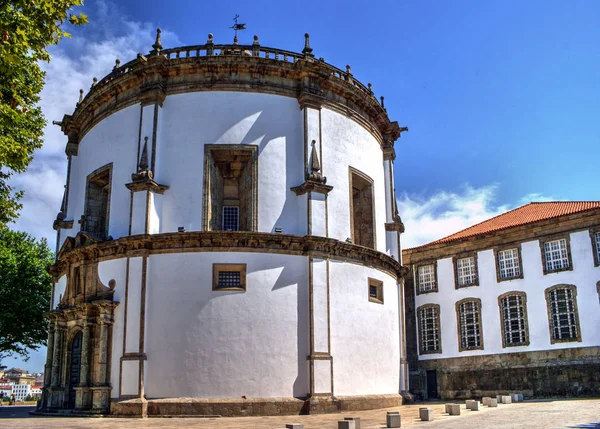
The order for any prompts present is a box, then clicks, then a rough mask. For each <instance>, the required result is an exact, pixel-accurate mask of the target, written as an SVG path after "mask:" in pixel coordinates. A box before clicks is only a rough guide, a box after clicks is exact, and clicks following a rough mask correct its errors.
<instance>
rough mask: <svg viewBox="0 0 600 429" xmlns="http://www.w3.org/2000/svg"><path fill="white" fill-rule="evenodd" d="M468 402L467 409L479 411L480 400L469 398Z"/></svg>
mask: <svg viewBox="0 0 600 429" xmlns="http://www.w3.org/2000/svg"><path fill="white" fill-rule="evenodd" d="M466 404H467V410H471V411H479V401H475V400H472V399H469V400H467V402H466Z"/></svg>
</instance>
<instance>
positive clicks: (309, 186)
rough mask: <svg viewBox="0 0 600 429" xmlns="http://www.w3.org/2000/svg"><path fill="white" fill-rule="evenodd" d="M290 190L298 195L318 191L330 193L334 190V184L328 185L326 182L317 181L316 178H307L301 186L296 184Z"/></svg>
mask: <svg viewBox="0 0 600 429" xmlns="http://www.w3.org/2000/svg"><path fill="white" fill-rule="evenodd" d="M290 190H291V191H292V192H293V193H295V194H296V195H298V196H299V195H304V194H306V193H307V192H318V193H319V194H328V193H329V192H331V190H333V186H329V185H326V184H325V183H321V182H316V181H314V180H307V181H306V182H304V183H303V184H301V185H299V186H294V187H293V188H290Z"/></svg>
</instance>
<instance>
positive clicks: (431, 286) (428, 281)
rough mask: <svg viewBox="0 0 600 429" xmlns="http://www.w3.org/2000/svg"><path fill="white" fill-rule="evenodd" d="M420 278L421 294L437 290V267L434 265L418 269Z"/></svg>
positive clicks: (422, 266)
mask: <svg viewBox="0 0 600 429" xmlns="http://www.w3.org/2000/svg"><path fill="white" fill-rule="evenodd" d="M417 273H418V278H419V293H425V292H432V291H435V290H436V289H437V287H436V282H435V267H434V265H433V264H429V265H421V266H420V267H418V268H417Z"/></svg>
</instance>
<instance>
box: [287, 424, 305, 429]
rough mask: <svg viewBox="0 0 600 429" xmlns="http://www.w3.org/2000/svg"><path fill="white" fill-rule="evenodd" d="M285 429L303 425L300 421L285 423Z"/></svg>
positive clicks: (302, 428)
mask: <svg viewBox="0 0 600 429" xmlns="http://www.w3.org/2000/svg"><path fill="white" fill-rule="evenodd" d="M285 429H304V425H303V424H302V423H287V424H286V425H285Z"/></svg>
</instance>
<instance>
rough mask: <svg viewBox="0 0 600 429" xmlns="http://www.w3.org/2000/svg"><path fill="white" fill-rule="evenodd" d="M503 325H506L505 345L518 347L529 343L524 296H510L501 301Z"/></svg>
mask: <svg viewBox="0 0 600 429" xmlns="http://www.w3.org/2000/svg"><path fill="white" fill-rule="evenodd" d="M501 310H502V323H504V344H506V345H518V344H524V343H526V342H527V321H526V319H525V298H524V297H523V296H522V295H509V296H506V297H504V298H502V300H501Z"/></svg>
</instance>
